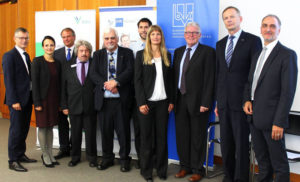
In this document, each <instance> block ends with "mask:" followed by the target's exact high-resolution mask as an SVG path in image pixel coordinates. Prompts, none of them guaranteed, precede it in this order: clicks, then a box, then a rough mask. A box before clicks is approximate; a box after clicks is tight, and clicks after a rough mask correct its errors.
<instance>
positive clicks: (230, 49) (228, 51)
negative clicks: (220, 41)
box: [225, 36, 234, 68]
mask: <svg viewBox="0 0 300 182" xmlns="http://www.w3.org/2000/svg"><path fill="white" fill-rule="evenodd" d="M233 39H234V36H230V37H229V41H230V42H229V45H228V47H227V52H226V58H225V59H226V64H227V67H228V68H229V65H230V61H231V57H232V53H233Z"/></svg>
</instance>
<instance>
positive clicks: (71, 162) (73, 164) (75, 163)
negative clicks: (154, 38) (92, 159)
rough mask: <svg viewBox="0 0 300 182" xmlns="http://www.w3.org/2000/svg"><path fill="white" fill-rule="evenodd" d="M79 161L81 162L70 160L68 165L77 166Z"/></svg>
mask: <svg viewBox="0 0 300 182" xmlns="http://www.w3.org/2000/svg"><path fill="white" fill-rule="evenodd" d="M78 163H79V161H70V162H69V163H68V166H69V167H75V166H76V165H77V164H78Z"/></svg>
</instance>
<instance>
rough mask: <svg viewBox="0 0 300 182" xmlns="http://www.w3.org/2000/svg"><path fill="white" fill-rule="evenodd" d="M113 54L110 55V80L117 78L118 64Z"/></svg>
mask: <svg viewBox="0 0 300 182" xmlns="http://www.w3.org/2000/svg"><path fill="white" fill-rule="evenodd" d="M113 54H114V53H113V52H111V53H109V55H110V56H109V78H108V79H109V80H111V79H115V78H116V63H115V59H114V57H113Z"/></svg>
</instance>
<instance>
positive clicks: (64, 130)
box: [53, 27, 76, 159]
mask: <svg viewBox="0 0 300 182" xmlns="http://www.w3.org/2000/svg"><path fill="white" fill-rule="evenodd" d="M60 35H61V38H62V40H63V42H64V45H65V46H64V47H62V48H60V49H57V50H55V51H54V55H53V56H54V59H55V60H58V61H60V63H61V65H64V64H66V63H67V62H69V61H70V60H72V59H74V57H75V54H74V47H75V46H74V42H75V39H76V35H75V32H74V30H73V29H72V28H69V27H68V28H64V29H63V30H62V31H61V33H60ZM62 72H64V70H62ZM58 135H59V152H58V154H57V155H56V156H55V159H61V158H63V157H67V156H70V150H71V146H70V144H71V142H70V138H69V122H68V116H67V115H64V114H63V113H62V112H59V122H58Z"/></svg>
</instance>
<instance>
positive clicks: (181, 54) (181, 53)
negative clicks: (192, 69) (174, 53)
mask: <svg viewBox="0 0 300 182" xmlns="http://www.w3.org/2000/svg"><path fill="white" fill-rule="evenodd" d="M185 49H186V46H183V47H182V48H181V49H179V50H178V52H179V53H178V57H177V59H178V60H176V61H177V64H176V65H175V66H176V68H175V69H176V72H177V73H178V75H179V73H180V64H181V61H182V57H183V54H184V51H185Z"/></svg>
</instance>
